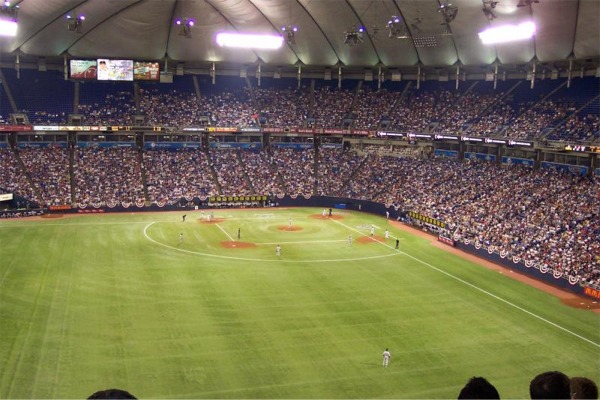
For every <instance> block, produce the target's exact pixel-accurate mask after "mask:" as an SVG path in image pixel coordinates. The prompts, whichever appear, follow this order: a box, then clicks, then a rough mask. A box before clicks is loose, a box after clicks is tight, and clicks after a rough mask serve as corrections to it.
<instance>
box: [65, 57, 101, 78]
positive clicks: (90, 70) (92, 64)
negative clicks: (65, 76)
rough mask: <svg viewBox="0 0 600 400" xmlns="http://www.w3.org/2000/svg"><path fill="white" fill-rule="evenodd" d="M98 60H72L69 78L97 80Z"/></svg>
mask: <svg viewBox="0 0 600 400" xmlns="http://www.w3.org/2000/svg"><path fill="white" fill-rule="evenodd" d="M96 72H97V61H96V60H70V61H69V77H70V78H71V79H96V77H97V75H96Z"/></svg>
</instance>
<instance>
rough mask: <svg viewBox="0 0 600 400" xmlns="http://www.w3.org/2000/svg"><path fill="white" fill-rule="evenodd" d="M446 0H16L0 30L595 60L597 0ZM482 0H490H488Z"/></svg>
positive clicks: (469, 57)
mask: <svg viewBox="0 0 600 400" xmlns="http://www.w3.org/2000/svg"><path fill="white" fill-rule="evenodd" d="M439 1H442V0H21V1H16V2H15V0H13V4H18V5H19V7H20V10H19V31H18V35H17V37H16V38H0V53H2V55H3V56H4V57H7V56H8V55H14V54H16V53H20V54H22V55H24V56H25V57H27V56H28V55H29V56H45V57H56V56H62V55H64V54H68V55H70V56H71V57H77V58H95V57H111V58H133V59H139V60H163V59H164V58H165V57H166V58H168V59H170V60H176V61H178V62H185V63H186V64H189V65H192V64H201V63H204V62H216V63H236V64H252V63H264V64H267V65H278V66H286V65H287V66H291V65H297V64H299V63H301V64H303V65H308V66H325V67H327V66H346V67H361V68H363V67H364V68H369V67H376V66H382V67H384V68H395V67H408V66H415V65H423V66H429V67H443V66H451V65H455V64H456V63H460V65H466V66H479V67H480V66H487V65H491V64H493V63H495V62H496V61H498V62H499V63H500V64H505V65H510V64H515V65H516V64H526V63H530V62H531V61H532V60H536V59H537V60H538V61H539V62H541V63H553V62H556V61H561V60H563V61H564V60H566V59H568V58H569V57H570V56H573V57H574V58H575V59H578V60H585V59H588V60H589V59H593V60H598V58H599V55H600V21H599V19H600V1H599V0H539V3H533V4H532V5H531V6H525V7H517V4H518V3H519V1H525V0H498V4H497V6H496V7H495V8H494V9H493V12H494V13H495V14H496V17H497V18H496V19H494V20H491V21H490V20H488V18H486V16H485V15H484V13H483V11H482V8H483V7H484V3H483V2H482V1H481V0H452V4H453V5H454V6H456V7H458V14H457V16H456V18H455V19H454V20H453V21H452V22H450V24H449V32H451V35H447V34H444V33H446V27H445V26H444V25H443V24H442V23H443V16H442V14H441V13H439V12H438V8H439V5H440V2H439ZM486 1H488V0H486ZM69 13H75V14H79V13H83V14H85V15H86V20H85V23H84V26H83V29H82V33H81V34H78V33H74V32H71V31H69V30H68V29H67V27H66V18H65V16H66V15H67V14H69ZM391 15H400V16H401V17H402V18H403V20H404V21H406V26H407V27H408V30H409V33H410V34H411V35H412V36H413V37H419V36H435V38H436V41H437V46H436V47H429V48H422V47H416V46H415V44H414V41H413V40H412V39H410V38H407V39H397V38H393V39H392V38H389V37H388V31H387V30H386V29H385V25H386V22H387V20H388V19H389V18H390V16H391ZM177 17H189V18H194V19H195V20H196V25H195V26H194V27H193V28H192V37H191V38H186V37H184V36H181V35H180V34H179V33H180V30H181V29H180V28H181V27H178V26H176V25H175V24H174V23H173V21H174V19H175V18H177ZM524 20H533V21H534V22H535V23H536V24H537V27H538V32H537V35H536V36H535V38H534V39H531V40H526V41H523V42H519V43H513V44H504V45H497V46H484V45H482V44H481V42H480V40H479V38H478V36H477V33H478V32H479V31H481V30H483V29H485V28H486V27H489V26H496V25H500V24H505V23H517V22H522V21H524ZM290 24H293V25H296V26H298V27H299V29H300V30H299V32H298V33H297V35H296V44H295V45H286V46H285V47H284V48H283V49H279V50H277V51H265V50H260V51H259V50H237V49H236V50H231V49H224V48H220V47H218V46H216V45H215V44H214V37H215V35H216V33H218V32H221V31H237V32H242V33H249V32H258V33H279V32H280V27H281V26H283V25H290ZM353 25H356V26H359V25H363V26H365V27H367V29H368V30H369V31H371V32H373V27H378V28H379V32H378V33H377V34H376V35H368V36H366V37H365V39H364V42H363V43H362V44H360V45H357V46H349V45H347V44H345V43H344V32H345V31H347V30H349V29H350V28H351V27H352V26H353Z"/></svg>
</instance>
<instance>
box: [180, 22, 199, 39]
mask: <svg viewBox="0 0 600 400" xmlns="http://www.w3.org/2000/svg"><path fill="white" fill-rule="evenodd" d="M175 25H177V26H180V27H181V31H180V32H179V36H185V37H186V38H188V39H189V38H191V37H192V27H193V26H194V25H196V20H195V19H194V18H177V19H176V20H175Z"/></svg>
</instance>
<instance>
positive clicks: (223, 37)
mask: <svg viewBox="0 0 600 400" xmlns="http://www.w3.org/2000/svg"><path fill="white" fill-rule="evenodd" d="M216 42H217V44H218V45H219V46H221V47H238V48H245V49H278V48H280V47H281V46H282V45H283V37H282V36H279V35H252V34H241V33H219V34H217V38H216Z"/></svg>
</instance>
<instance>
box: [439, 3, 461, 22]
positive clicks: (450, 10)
mask: <svg viewBox="0 0 600 400" xmlns="http://www.w3.org/2000/svg"><path fill="white" fill-rule="evenodd" d="M438 12H439V13H440V14H442V17H443V18H444V24H449V23H450V22H452V21H454V19H455V18H456V15H457V14H458V7H456V6H454V5H453V4H452V3H450V2H448V3H440V6H439V7H438Z"/></svg>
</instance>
